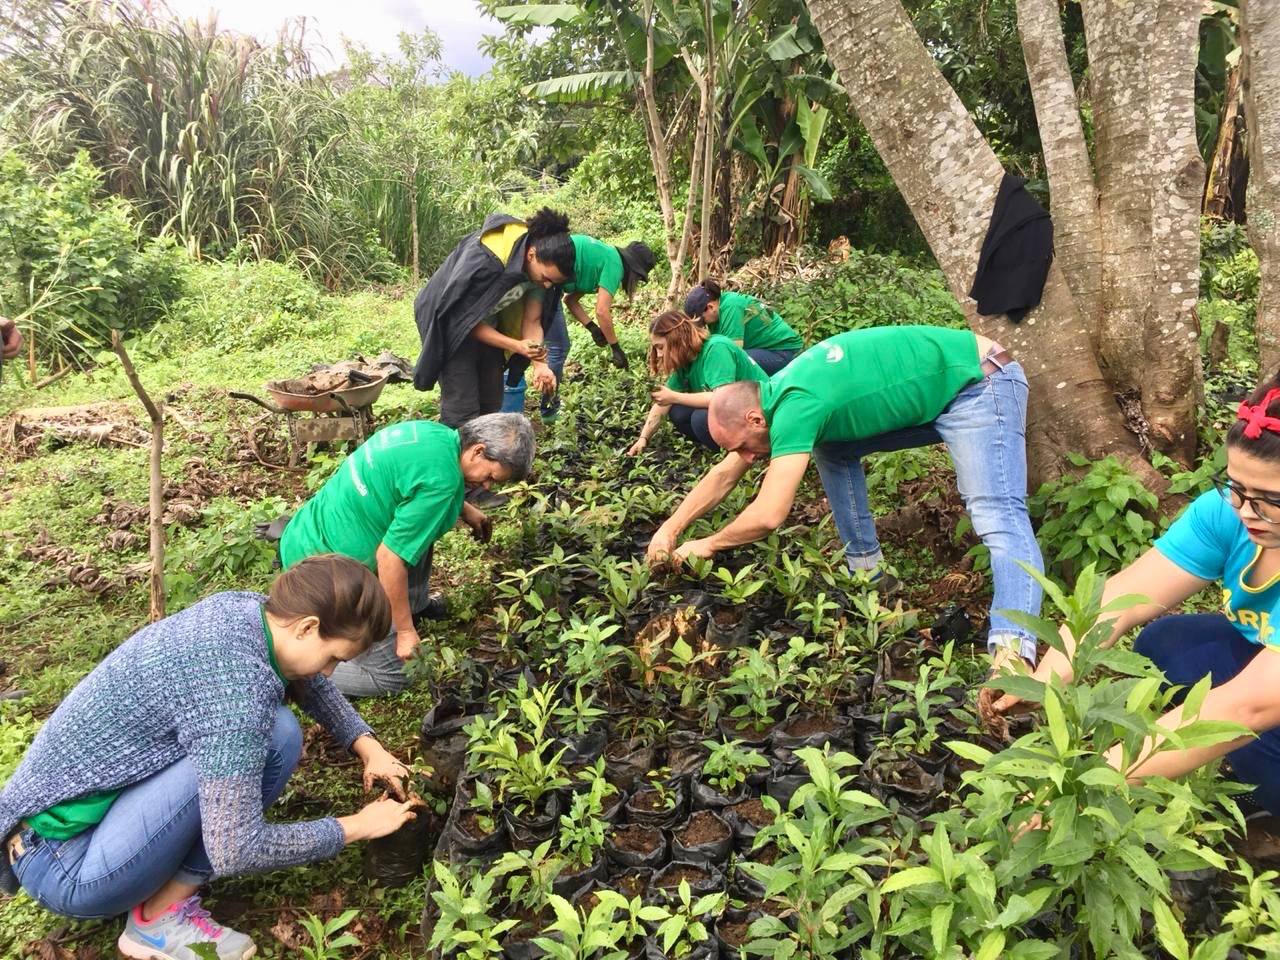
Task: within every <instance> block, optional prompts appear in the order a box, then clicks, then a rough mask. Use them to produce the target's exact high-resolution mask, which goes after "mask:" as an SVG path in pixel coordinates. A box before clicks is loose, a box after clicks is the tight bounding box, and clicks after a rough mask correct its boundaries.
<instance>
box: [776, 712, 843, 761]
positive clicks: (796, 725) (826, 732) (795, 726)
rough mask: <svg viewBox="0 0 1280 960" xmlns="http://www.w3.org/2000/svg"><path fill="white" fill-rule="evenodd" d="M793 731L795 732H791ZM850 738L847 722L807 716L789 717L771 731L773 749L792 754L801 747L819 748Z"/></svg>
mask: <svg viewBox="0 0 1280 960" xmlns="http://www.w3.org/2000/svg"><path fill="white" fill-rule="evenodd" d="M793 730H795V731H796V732H794V733H793V732H792V731H793ZM849 736H850V730H849V724H848V722H847V721H846V722H841V721H840V720H837V719H830V720H823V719H820V718H817V717H814V716H811V715H809V714H800V715H797V716H794V717H791V718H790V719H789V720H787V721H786V722H785V723H780V724H778V726H777V727H775V728H774V731H773V741H772V742H773V747H774V749H775V750H777V749H779V748H781V749H784V750H790V751H792V752H794V751H796V750H799V749H800V748H801V747H819V748H821V747H822V746H823V745H825V744H828V743H832V742H839V741H843V740H846V739H848V738H849Z"/></svg>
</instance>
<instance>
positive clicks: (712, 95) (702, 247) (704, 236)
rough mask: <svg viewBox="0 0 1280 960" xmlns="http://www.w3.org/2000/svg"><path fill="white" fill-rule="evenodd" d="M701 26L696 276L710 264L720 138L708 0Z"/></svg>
mask: <svg viewBox="0 0 1280 960" xmlns="http://www.w3.org/2000/svg"><path fill="white" fill-rule="evenodd" d="M702 12H703V30H704V31H705V33H706V41H707V49H706V54H705V56H704V57H703V61H702V67H703V77H704V79H703V89H704V92H705V95H706V98H707V99H706V103H705V104H704V109H705V113H706V132H705V133H704V134H703V158H702V221H701V223H702V226H701V229H700V235H699V237H698V276H699V277H700V278H701V277H706V276H709V275H710V268H711V212H712V210H713V209H714V206H715V189H716V168H715V155H716V146H717V144H718V143H719V141H720V136H719V130H718V128H719V118H720V109H719V105H718V104H717V101H716V29H715V23H714V21H713V19H712V11H711V0H702Z"/></svg>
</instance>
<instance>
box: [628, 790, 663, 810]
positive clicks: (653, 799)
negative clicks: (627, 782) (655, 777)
mask: <svg viewBox="0 0 1280 960" xmlns="http://www.w3.org/2000/svg"><path fill="white" fill-rule="evenodd" d="M631 805H632V806H633V807H635V808H636V809H637V810H652V811H654V812H655V813H656V812H657V811H659V810H670V809H671V805H670V804H669V803H667V802H666V801H665V800H663V799H662V794H660V793H659V792H658V791H657V790H640V791H638V792H637V793H636V795H635V796H634V797H632V798H631Z"/></svg>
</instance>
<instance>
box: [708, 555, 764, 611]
mask: <svg viewBox="0 0 1280 960" xmlns="http://www.w3.org/2000/svg"><path fill="white" fill-rule="evenodd" d="M712 576H713V577H715V579H717V580H719V581H720V595H721V596H722V597H724V598H725V599H726V600H728V601H729V602H730V603H731V604H733V605H734V606H735V607H736V606H741V605H743V604H745V603H746V602H747V601H748V600H750V599H751V598H752V597H754V596H755V595H756V594H757V593H759V592H760V591H761V590H763V589H764V587H765V585H766V584H767V583H768V581H767V580H766V579H765V578H763V577H760V576H757V575H756V565H755V564H754V563H749V564H747V565H746V566H745V567H743V568H742V569H741V570H739V571H738V572H737V573H734V572H733V571H732V570H730V569H728V568H727V567H716V569H715V570H714V571H712Z"/></svg>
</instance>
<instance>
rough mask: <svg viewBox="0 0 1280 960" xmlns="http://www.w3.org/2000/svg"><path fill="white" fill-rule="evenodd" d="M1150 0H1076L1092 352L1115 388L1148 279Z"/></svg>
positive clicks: (1138, 363)
mask: <svg viewBox="0 0 1280 960" xmlns="http://www.w3.org/2000/svg"><path fill="white" fill-rule="evenodd" d="M1157 2H1158V0H1082V2H1081V4H1080V9H1081V12H1082V13H1083V14H1084V29H1085V41H1086V43H1087V45H1088V50H1089V86H1090V104H1091V106H1092V108H1093V126H1094V132H1095V138H1094V156H1095V158H1096V163H1095V167H1094V169H1095V172H1096V175H1097V183H1098V191H1099V216H1100V220H1099V222H1100V224H1101V229H1102V312H1101V315H1100V318H1101V322H1100V323H1099V325H1098V348H1099V349H1098V359H1099V362H1100V364H1101V367H1102V372H1103V374H1104V375H1105V376H1106V378H1107V381H1108V382H1109V383H1110V384H1111V386H1112V387H1113V388H1114V389H1115V390H1116V391H1117V392H1120V391H1124V390H1128V389H1131V388H1133V387H1136V386H1137V385H1138V383H1139V382H1140V378H1141V373H1142V360H1143V346H1144V340H1145V338H1144V328H1145V326H1146V320H1147V310H1148V305H1149V302H1150V301H1149V297H1150V291H1151V286H1152V282H1153V272H1154V268H1153V264H1152V258H1151V196H1152V191H1151V168H1150V153H1149V150H1148V147H1149V142H1150V140H1149V135H1148V132H1147V122H1148V115H1147V111H1148V107H1149V104H1150V96H1149V92H1148V91H1149V78H1148V77H1147V73H1146V70H1145V62H1146V60H1145V58H1146V52H1147V49H1148V48H1149V45H1150V44H1151V42H1152V37H1151V34H1152V31H1153V28H1154V26H1155V23H1154V21H1155V18H1156V3H1157Z"/></svg>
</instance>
